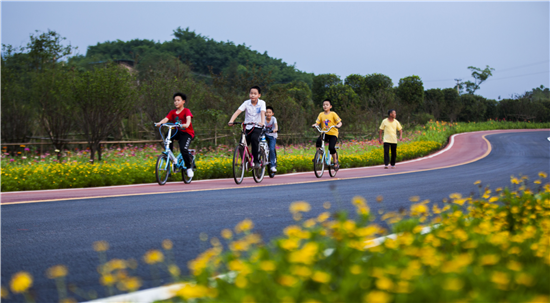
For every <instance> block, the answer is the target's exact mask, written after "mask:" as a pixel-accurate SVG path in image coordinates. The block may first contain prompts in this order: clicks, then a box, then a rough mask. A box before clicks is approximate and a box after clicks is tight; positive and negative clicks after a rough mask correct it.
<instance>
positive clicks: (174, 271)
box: [168, 264, 181, 276]
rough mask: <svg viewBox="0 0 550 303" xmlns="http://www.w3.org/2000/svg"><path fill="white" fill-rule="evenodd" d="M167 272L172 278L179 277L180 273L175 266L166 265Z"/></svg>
mask: <svg viewBox="0 0 550 303" xmlns="http://www.w3.org/2000/svg"><path fill="white" fill-rule="evenodd" d="M168 271H169V272H170V274H171V275H172V276H179V275H180V273H181V271H180V268H179V267H178V266H177V265H175V264H170V265H168Z"/></svg>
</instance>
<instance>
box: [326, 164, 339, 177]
mask: <svg viewBox="0 0 550 303" xmlns="http://www.w3.org/2000/svg"><path fill="white" fill-rule="evenodd" d="M332 164H333V163H331V165H329V166H328V174H329V175H330V176H331V177H335V176H336V173H337V172H338V168H336V167H334V166H332Z"/></svg>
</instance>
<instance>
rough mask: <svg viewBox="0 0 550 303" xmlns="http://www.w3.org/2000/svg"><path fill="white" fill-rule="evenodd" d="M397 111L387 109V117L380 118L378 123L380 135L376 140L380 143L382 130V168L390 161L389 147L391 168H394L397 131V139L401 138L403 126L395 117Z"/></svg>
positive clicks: (386, 166)
mask: <svg viewBox="0 0 550 303" xmlns="http://www.w3.org/2000/svg"><path fill="white" fill-rule="evenodd" d="M396 116H397V113H396V112H395V109H390V110H389V111H388V117H387V118H386V119H384V120H382V124H380V131H379V133H380V135H379V137H378V142H380V144H382V132H384V168H388V164H389V163H390V149H391V168H395V158H396V157H397V131H399V140H402V135H403V127H401V123H399V121H397V119H395V117H396Z"/></svg>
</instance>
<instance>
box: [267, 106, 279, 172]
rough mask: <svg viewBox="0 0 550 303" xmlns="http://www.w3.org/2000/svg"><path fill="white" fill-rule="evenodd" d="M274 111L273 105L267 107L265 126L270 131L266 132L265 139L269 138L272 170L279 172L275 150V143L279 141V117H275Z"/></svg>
mask: <svg viewBox="0 0 550 303" xmlns="http://www.w3.org/2000/svg"><path fill="white" fill-rule="evenodd" d="M274 113H275V111H274V110H273V107H271V106H268V107H266V110H265V127H266V128H267V131H268V132H267V133H266V134H265V139H266V140H267V145H268V146H269V164H270V166H271V171H272V172H277V168H276V165H277V154H276V152H275V144H276V143H277V131H278V130H279V125H278V124H277V118H275V117H273V114H274Z"/></svg>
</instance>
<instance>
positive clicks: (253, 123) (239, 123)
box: [228, 122, 265, 127]
mask: <svg viewBox="0 0 550 303" xmlns="http://www.w3.org/2000/svg"><path fill="white" fill-rule="evenodd" d="M228 124H229V123H228ZM231 125H257V126H262V127H265V125H260V124H258V123H256V122H249V123H244V122H232V123H231Z"/></svg>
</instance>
